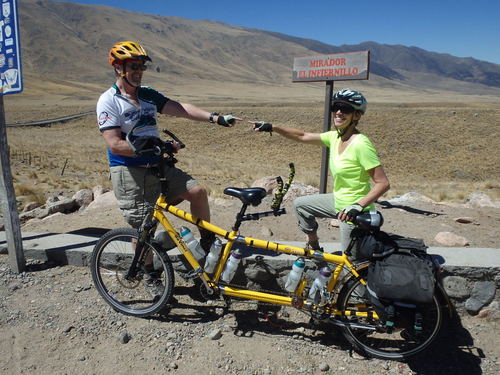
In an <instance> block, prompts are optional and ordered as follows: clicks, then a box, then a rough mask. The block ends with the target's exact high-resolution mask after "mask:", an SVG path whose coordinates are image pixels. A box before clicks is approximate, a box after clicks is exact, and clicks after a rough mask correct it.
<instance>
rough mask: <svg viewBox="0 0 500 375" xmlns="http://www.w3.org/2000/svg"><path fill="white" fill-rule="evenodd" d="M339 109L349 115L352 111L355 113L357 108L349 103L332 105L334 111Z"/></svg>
mask: <svg viewBox="0 0 500 375" xmlns="http://www.w3.org/2000/svg"><path fill="white" fill-rule="evenodd" d="M337 111H340V112H342V113H343V114H345V115H349V114H351V113H354V111H355V109H354V107H353V106H350V105H349V104H344V103H335V104H334V105H332V112H333V113H335V112H337Z"/></svg>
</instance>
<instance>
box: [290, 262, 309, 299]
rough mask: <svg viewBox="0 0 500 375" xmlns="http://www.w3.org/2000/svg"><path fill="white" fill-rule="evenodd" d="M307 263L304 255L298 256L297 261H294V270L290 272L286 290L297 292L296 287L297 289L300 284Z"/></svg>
mask: <svg viewBox="0 0 500 375" xmlns="http://www.w3.org/2000/svg"><path fill="white" fill-rule="evenodd" d="M305 265H306V263H305V262H304V258H302V257H299V258H297V259H296V260H295V262H293V265H292V270H291V271H290V273H289V274H288V278H287V279H286V283H285V290H286V291H288V292H290V293H293V292H295V289H297V285H299V282H300V279H301V278H302V273H303V272H304V267H305Z"/></svg>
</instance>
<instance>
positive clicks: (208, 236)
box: [97, 41, 241, 252]
mask: <svg viewBox="0 0 500 375" xmlns="http://www.w3.org/2000/svg"><path fill="white" fill-rule="evenodd" d="M148 61H151V58H150V57H149V56H148V54H147V52H146V51H145V49H144V48H143V47H142V46H141V45H140V44H139V43H136V42H131V41H125V42H120V43H117V44H115V45H114V46H113V47H112V48H111V50H110V51H109V64H110V65H111V66H112V67H113V69H114V71H115V74H116V82H115V84H114V85H113V86H112V87H111V88H110V89H108V90H107V91H106V92H104V93H103V94H102V95H101V96H100V98H99V101H98V103H97V118H98V124H99V130H100V131H101V133H102V136H103V138H104V140H105V142H106V144H107V146H108V157H109V165H110V170H111V181H112V184H113V190H114V193H115V195H116V198H117V200H118V205H119V207H120V209H121V210H122V213H123V215H124V217H125V219H126V220H127V222H128V223H129V224H130V225H131V226H132V227H134V228H139V227H140V225H141V223H142V221H143V218H144V217H145V215H146V214H147V212H148V210H149V208H150V207H151V206H152V205H154V202H155V201H156V199H157V197H158V195H159V193H160V183H159V179H158V177H157V176H156V173H155V168H156V167H157V164H158V160H159V156H155V155H152V156H137V155H136V154H135V153H134V150H133V148H132V147H131V144H130V143H129V142H128V141H127V139H126V136H127V134H129V133H130V132H132V131H134V134H135V135H139V136H141V137H142V136H144V137H150V139H151V137H153V138H152V139H156V138H158V139H159V138H160V135H159V131H158V127H157V120H156V119H157V112H159V113H162V114H165V115H171V116H177V117H184V118H187V119H190V120H195V121H209V122H211V123H215V124H219V125H222V126H225V127H230V126H233V125H234V124H235V122H236V121H237V120H241V119H240V118H236V117H233V116H231V115H226V116H222V115H219V114H217V113H215V112H212V113H209V112H207V111H205V110H203V109H200V108H198V107H196V106H194V105H192V104H189V103H180V102H177V101H175V100H171V99H169V98H167V97H166V96H164V95H163V94H161V93H160V92H158V91H156V90H154V89H152V88H150V87H146V86H141V83H142V77H143V74H144V72H145V71H146V70H147V68H148V66H147V65H146V62H148ZM174 147H175V148H176V149H177V148H178V144H174ZM167 179H168V182H169V190H168V196H169V201H170V202H179V201H182V200H187V201H189V202H190V208H191V213H192V214H193V215H194V216H197V217H198V218H200V219H202V220H207V221H209V220H210V208H209V205H208V196H207V191H206V189H205V188H204V187H203V186H201V185H199V184H198V182H197V181H196V180H194V179H193V178H192V177H191V176H190V175H189V174H187V173H185V172H184V171H182V170H180V169H178V168H175V167H169V168H168V170H167ZM200 234H201V240H200V243H201V245H202V247H203V249H204V250H205V251H207V252H208V251H209V248H210V245H211V243H212V242H213V240H214V234H213V233H210V232H207V231H204V230H201V229H200Z"/></svg>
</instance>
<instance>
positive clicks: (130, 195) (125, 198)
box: [110, 165, 198, 228]
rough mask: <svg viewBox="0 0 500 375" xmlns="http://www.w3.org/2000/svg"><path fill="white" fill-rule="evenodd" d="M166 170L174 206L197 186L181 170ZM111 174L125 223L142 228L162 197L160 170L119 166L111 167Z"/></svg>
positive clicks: (169, 197) (170, 168) (168, 198)
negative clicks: (149, 213) (182, 196)
mask: <svg viewBox="0 0 500 375" xmlns="http://www.w3.org/2000/svg"><path fill="white" fill-rule="evenodd" d="M166 168H167V169H166V171H165V175H166V178H167V181H168V191H167V192H166V193H167V201H168V202H170V203H174V199H175V198H176V197H177V196H178V195H179V194H182V193H184V192H186V191H188V190H190V189H192V188H193V187H195V186H197V185H198V182H197V181H196V180H195V179H194V178H193V177H191V176H190V175H189V174H187V173H186V172H184V171H182V170H181V169H178V168H175V167H166ZM110 174H111V183H112V184H113V191H114V193H115V196H116V199H117V201H118V207H120V209H121V210H122V214H123V216H124V217H125V220H126V221H127V222H128V223H129V224H130V225H131V226H132V227H134V228H139V227H140V226H141V224H142V221H143V220H144V217H145V216H146V215H147V213H148V212H149V210H151V209H152V208H153V207H154V204H155V202H156V199H157V198H158V196H159V195H160V189H161V186H160V179H159V178H158V176H157V169H156V168H143V167H132V166H125V165H119V166H114V167H111V168H110ZM175 203H177V202H175Z"/></svg>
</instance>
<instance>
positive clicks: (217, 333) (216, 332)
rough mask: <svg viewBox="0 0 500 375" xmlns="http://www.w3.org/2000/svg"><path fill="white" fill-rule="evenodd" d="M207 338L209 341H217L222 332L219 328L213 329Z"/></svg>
mask: <svg viewBox="0 0 500 375" xmlns="http://www.w3.org/2000/svg"><path fill="white" fill-rule="evenodd" d="M207 337H208V338H210V340H218V339H220V338H221V337H222V331H221V330H220V329H219V328H216V329H213V330H211V331H210V332H209V333H208V335H207Z"/></svg>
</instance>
